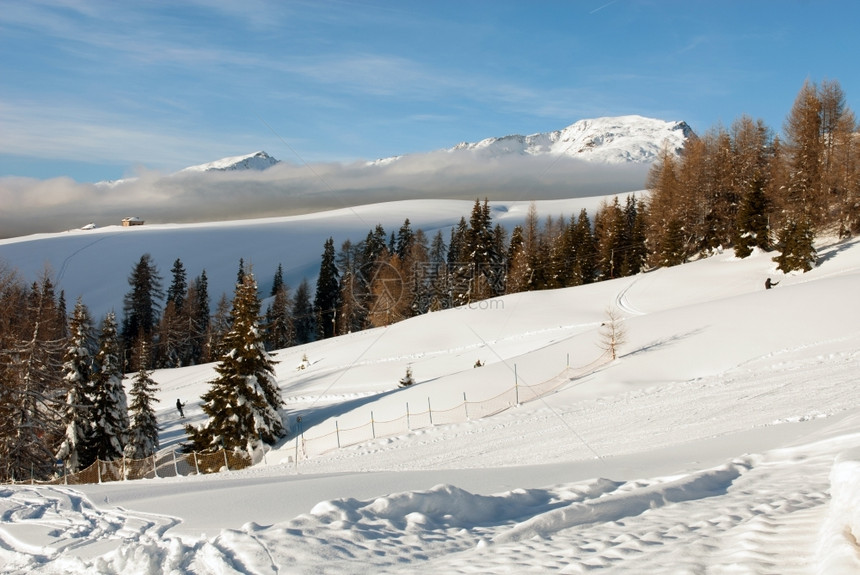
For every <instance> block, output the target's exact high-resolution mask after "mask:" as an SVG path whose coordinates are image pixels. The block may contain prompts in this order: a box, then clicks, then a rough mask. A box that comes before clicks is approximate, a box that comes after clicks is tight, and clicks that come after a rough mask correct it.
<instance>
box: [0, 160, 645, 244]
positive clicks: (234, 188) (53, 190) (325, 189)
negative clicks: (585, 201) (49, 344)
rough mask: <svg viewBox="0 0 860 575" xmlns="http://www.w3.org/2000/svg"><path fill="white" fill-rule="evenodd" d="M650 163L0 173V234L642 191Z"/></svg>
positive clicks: (418, 163)
mask: <svg viewBox="0 0 860 575" xmlns="http://www.w3.org/2000/svg"><path fill="white" fill-rule="evenodd" d="M647 170H648V166H647V165H641V164H640V165H602V164H592V163H588V162H583V161H579V160H574V159H569V158H547V157H530V156H522V157H507V158H505V159H503V160H498V159H478V158H476V157H475V156H472V155H468V156H466V155H460V154H457V155H453V154H450V153H447V152H444V151H440V152H433V153H429V154H421V155H416V156H407V157H404V158H401V159H400V160H398V161H396V162H393V163H389V164H387V165H367V164H365V163H355V164H336V163H320V164H307V165H296V164H289V163H286V162H282V163H280V164H278V165H276V166H273V167H272V168H269V169H267V170H265V171H262V172H253V171H248V172H206V173H189V172H182V173H176V174H172V175H164V174H160V173H156V172H142V173H141V174H139V176H138V177H137V178H134V179H129V180H123V181H120V182H117V183H114V184H110V185H107V184H88V183H78V182H75V181H73V180H71V179H68V178H54V179H50V180H36V179H30V178H17V177H10V178H0V206H2V208H0V237H2V238H9V237H16V236H21V235H28V234H32V233H40V232H55V231H62V230H66V229H73V228H78V227H81V226H84V225H86V224H88V223H90V222H94V223H96V225H99V226H101V225H110V224H116V223H119V221H120V220H121V219H122V218H123V217H126V216H132V215H133V216H140V217H141V218H143V219H144V220H146V221H147V222H151V223H192V222H206V221H220V220H227V219H230V220H234V219H245V218H254V217H262V216H282V215H295V214H301V213H309V212H313V211H318V210H323V209H334V208H345V207H351V206H356V205H362V204H369V203H375V202H384V201H392V200H402V199H432V198H438V199H475V198H484V197H487V198H489V199H491V200H532V199H535V200H540V199H561V198H576V197H591V196H603V195H607V194H614V193H624V192H628V191H634V190H640V189H642V188H643V187H644V182H645V177H646V174H647Z"/></svg>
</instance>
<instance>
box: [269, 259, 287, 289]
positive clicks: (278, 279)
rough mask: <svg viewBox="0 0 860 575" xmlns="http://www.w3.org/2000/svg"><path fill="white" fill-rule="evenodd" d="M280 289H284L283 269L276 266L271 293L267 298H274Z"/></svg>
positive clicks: (279, 265) (280, 266)
mask: <svg viewBox="0 0 860 575" xmlns="http://www.w3.org/2000/svg"><path fill="white" fill-rule="evenodd" d="M282 287H284V268H283V266H282V265H281V264H278V269H277V270H276V271H275V278H274V279H273V280H272V291H271V292H269V296H271V297H274V296H275V295H276V294H277V293H278V290H279V289H281V288H282Z"/></svg>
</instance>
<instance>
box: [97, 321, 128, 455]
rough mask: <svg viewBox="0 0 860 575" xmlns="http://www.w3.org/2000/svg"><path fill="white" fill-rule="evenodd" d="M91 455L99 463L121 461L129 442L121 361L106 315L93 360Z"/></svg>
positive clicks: (113, 324) (112, 325)
mask: <svg viewBox="0 0 860 575" xmlns="http://www.w3.org/2000/svg"><path fill="white" fill-rule="evenodd" d="M95 366H96V369H95V375H94V382H95V390H94V393H95V397H94V398H93V411H92V422H93V436H92V441H91V445H90V447H91V450H92V454H93V455H94V456H95V457H96V458H98V459H101V460H102V461H113V460H114V459H121V458H122V456H123V452H124V449H125V443H126V441H127V439H128V401H127V399H126V396H125V390H124V389H123V387H122V376H123V373H122V358H121V357H120V347H119V339H118V336H117V323H116V316H115V315H114V313H113V312H110V313H108V315H107V316H105V319H104V321H103V322H102V326H101V333H100V334H99V351H98V354H97V355H96V361H95Z"/></svg>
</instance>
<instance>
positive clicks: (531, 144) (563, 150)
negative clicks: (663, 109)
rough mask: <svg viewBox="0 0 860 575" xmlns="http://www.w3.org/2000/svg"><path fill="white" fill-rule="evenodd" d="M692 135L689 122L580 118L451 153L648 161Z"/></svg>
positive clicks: (466, 145)
mask: <svg viewBox="0 0 860 575" xmlns="http://www.w3.org/2000/svg"><path fill="white" fill-rule="evenodd" d="M690 137H694V134H693V130H692V129H691V128H690V126H688V125H687V123H686V122H679V121H666V120H658V119H654V118H645V117H643V116H635V115H631V116H617V117H606V118H595V119H588V120H580V121H578V122H575V123H574V124H571V125H570V126H568V127H566V128H563V129H561V130H556V131H553V132H544V133H538V134H531V135H529V136H520V135H511V136H504V137H502V138H486V139H484V140H481V141H480V142H475V143H469V142H463V143H460V144H457V145H456V146H454V147H453V148H451V149H450V150H449V152H452V153H456V152H460V151H464V150H469V151H472V152H476V153H479V154H481V155H483V156H491V157H493V156H504V155H507V154H517V155H528V156H538V155H552V156H570V157H576V158H580V159H583V160H587V161H593V162H599V163H607V164H618V163H648V162H652V161H654V160H655V159H656V158H657V155H658V154H659V153H660V151H661V150H662V149H663V148H664V147H665V146H668V147H669V149H670V150H674V151H676V152H679V151H680V150H681V148H683V146H684V142H686V140H687V139H688V138H690Z"/></svg>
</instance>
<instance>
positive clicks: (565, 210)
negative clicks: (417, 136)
mask: <svg viewBox="0 0 860 575" xmlns="http://www.w3.org/2000/svg"><path fill="white" fill-rule="evenodd" d="M623 197H624V196H622V200H623ZM602 199H603V198H602V197H591V198H578V199H572V200H551V201H550V200H547V201H541V202H537V203H536V205H537V208H538V211H539V213H541V214H542V215H552V216H553V217H557V216H560V215H565V216H567V217H570V216H571V215H573V214H578V213H579V211H580V210H581V209H582V208H586V209H587V210H588V212H589V213H592V214H593V213H594V212H595V210H596V209H597V207H598V205H599V203H600V201H601V200H602ZM529 203H530V202H527V201H507V202H492V207H493V212H492V217H493V222H494V223H497V222H498V223H501V224H502V225H503V226H505V227H506V228H507V229H508V230H511V229H513V227H514V226H515V225H516V224H519V223H521V222H522V221H523V220H524V219H525V216H526V213H527V212H528V206H529ZM473 204H474V200H471V201H468V200H409V201H400V202H386V203H383V204H373V205H367V206H357V207H355V208H346V209H339V210H333V211H328V212H319V213H313V214H306V215H301V216H287V217H280V218H264V219H252V220H242V221H234V222H215V223H206V224H184V225H177V224H147V225H145V226H139V227H132V228H123V227H120V226H105V227H100V228H97V229H94V230H70V231H68V232H64V233H59V234H38V235H32V236H24V237H19V238H12V239H6V240H0V259H2V260H5V261H6V262H7V263H8V264H9V265H10V266H12V267H13V268H15V269H17V270H19V271H20V272H21V273H22V274H23V276H24V277H25V278H26V280H27V281H28V282H31V281H35V280H36V279H38V277H39V274H40V273H42V271H43V270H44V269H45V267H46V266H48V268H49V269H51V270H52V271H53V273H54V275H55V279H56V282H55V283H56V284H57V285H58V286H59V289H63V290H65V294H66V300H67V301H70V302H74V301H75V300H76V299H77V297H78V296H79V295H83V296H84V302H85V303H86V304H87V305H88V306H89V307H90V311H91V312H93V314H94V315H95V317H101V316H102V315H104V314H105V313H107V312H108V311H110V310H111V309H113V310H115V311H116V312H117V313H119V314H120V315H121V312H122V298H123V296H124V294H125V293H126V292H127V291H128V275H129V273H130V272H131V269H132V267H133V265H134V264H135V263H137V261H138V260H139V259H140V256H141V255H143V254H144V253H149V254H150V255H151V256H152V259H153V261H154V262H155V264H156V265H157V267H158V269H159V270H160V272H161V275H162V278H163V280H164V282H165V286H166V285H168V284H169V282H170V277H169V274H170V269H171V268H172V266H173V262H174V261H175V260H176V258H179V259H181V260H182V263H183V264H184V266H185V269H186V270H187V272H188V277H189V278H193V277H195V276H197V275H199V274H200V273H201V272H202V271H203V270H206V275H207V278H208V281H209V293H210V296H211V298H212V305H213V306H214V305H215V304H216V303H217V301H218V298H219V297H220V296H221V294H222V293H225V294H228V296H232V293H233V288H234V287H235V286H234V283H235V281H236V270H237V269H238V266H239V259H240V258H242V259H244V261H245V262H246V263H247V264H250V265H252V266H253V269H254V272H255V274H256V276H257V280H258V283H259V284H260V289H261V291H262V292H264V293H268V292H269V290H270V288H271V282H272V280H273V278H274V274H275V270H277V268H278V264H282V265H283V270H284V279H285V280H286V282H287V284H288V285H289V286H290V287H292V288H293V289H295V288H296V287H297V286H298V285H299V283H300V282H301V280H302V279H303V278H307V279H308V280H310V281H311V282H313V281H315V278H316V275H317V273H318V272H319V265H320V256H321V254H322V251H323V244H324V242H325V240H326V239H327V238H329V237H333V238H334V241H335V247H336V248H338V249H339V248H340V246H341V244H342V242H343V241H344V240H347V239H349V240H352V241H353V242H359V241H361V240H364V239H365V238H366V237H367V233H368V232H369V231H370V230H372V229H373V228H374V227H375V226H376V225H377V224H382V225H383V226H384V228H385V230H386V232H388V233H389V234H390V233H391V232H396V231H397V230H398V229H399V228H400V226H401V225H403V222H404V220H405V219H406V218H410V221H411V225H412V227H413V228H414V229H419V228H420V229H423V230H424V232H425V233H426V234H427V237H428V239H430V238H432V237H433V235H434V234H435V233H436V231H437V230H440V229H441V230H443V237H444V238H445V240H446V241H447V240H448V239H449V237H450V233H449V230H450V228H451V227H453V226H455V225H456V224H457V222H458V221H459V220H460V218H461V217H464V216H465V217H468V216H469V213H470V211H471V209H472V206H473Z"/></svg>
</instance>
